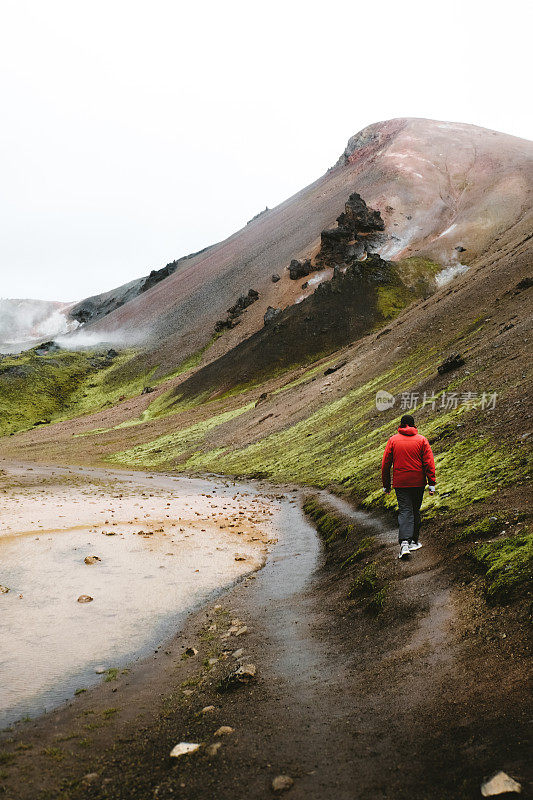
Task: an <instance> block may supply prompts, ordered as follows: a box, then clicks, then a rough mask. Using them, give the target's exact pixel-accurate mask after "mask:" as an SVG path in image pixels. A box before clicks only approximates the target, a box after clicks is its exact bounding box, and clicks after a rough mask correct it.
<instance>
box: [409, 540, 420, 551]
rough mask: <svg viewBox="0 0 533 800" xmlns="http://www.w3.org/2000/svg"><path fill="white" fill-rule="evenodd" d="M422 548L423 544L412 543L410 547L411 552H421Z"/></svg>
mask: <svg viewBox="0 0 533 800" xmlns="http://www.w3.org/2000/svg"><path fill="white" fill-rule="evenodd" d="M421 547H422V542H411V544H410V545H409V550H410V551H411V552H412V551H413V550H420V548H421Z"/></svg>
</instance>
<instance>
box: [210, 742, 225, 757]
mask: <svg viewBox="0 0 533 800" xmlns="http://www.w3.org/2000/svg"><path fill="white" fill-rule="evenodd" d="M221 747H222V742H214V744H210V745H209V747H208V748H207V755H208V756H216V754H217V753H218V751H219V750H220V748H221Z"/></svg>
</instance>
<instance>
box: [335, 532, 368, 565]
mask: <svg viewBox="0 0 533 800" xmlns="http://www.w3.org/2000/svg"><path fill="white" fill-rule="evenodd" d="M373 547H374V541H373V540H372V539H371V538H370V537H369V536H365V537H364V538H363V539H361V541H360V542H359V544H358V546H357V548H356V549H355V550H354V552H353V553H352V555H351V556H348V558H347V559H346V560H345V561H343V563H342V564H341V569H344V568H345V567H348V566H350V565H351V564H355V563H356V562H357V561H361V560H362V559H363V558H365V556H367V555H368V554H369V553H370V552H371V550H372V549H373Z"/></svg>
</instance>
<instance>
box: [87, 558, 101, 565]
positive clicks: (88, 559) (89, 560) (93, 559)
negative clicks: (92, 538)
mask: <svg viewBox="0 0 533 800" xmlns="http://www.w3.org/2000/svg"><path fill="white" fill-rule="evenodd" d="M101 560H102V559H101V558H99V557H98V556H85V558H84V559H83V561H84V563H85V564H96V562H97V561H101Z"/></svg>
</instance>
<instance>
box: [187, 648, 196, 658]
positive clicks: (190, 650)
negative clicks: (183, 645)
mask: <svg viewBox="0 0 533 800" xmlns="http://www.w3.org/2000/svg"><path fill="white" fill-rule="evenodd" d="M185 655H186V656H189V657H192V656H196V655H198V650H197V649H196V647H187V649H186V650H185Z"/></svg>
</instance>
